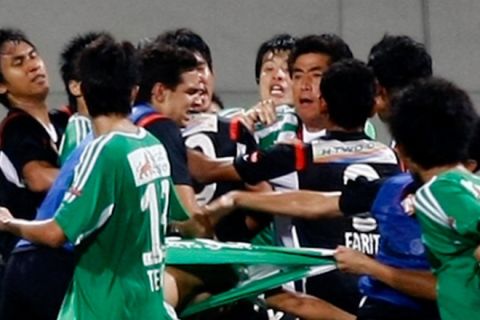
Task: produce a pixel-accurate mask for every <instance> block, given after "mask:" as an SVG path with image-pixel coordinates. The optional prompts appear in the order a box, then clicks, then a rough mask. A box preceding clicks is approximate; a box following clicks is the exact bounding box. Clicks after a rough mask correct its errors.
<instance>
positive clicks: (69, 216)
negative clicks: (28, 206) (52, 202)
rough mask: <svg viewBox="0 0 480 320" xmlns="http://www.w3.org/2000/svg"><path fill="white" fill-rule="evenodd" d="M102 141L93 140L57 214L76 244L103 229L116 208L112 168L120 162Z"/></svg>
mask: <svg viewBox="0 0 480 320" xmlns="http://www.w3.org/2000/svg"><path fill="white" fill-rule="evenodd" d="M102 141H103V140H102V139H100V140H96V141H94V142H93V143H91V144H90V145H89V146H88V147H87V148H86V149H85V151H84V152H83V154H82V156H81V159H82V160H81V162H80V163H79V164H78V165H77V166H76V167H75V173H74V177H73V181H72V184H71V185H70V188H69V189H68V191H67V192H66V193H65V196H64V198H63V201H62V204H61V206H60V208H59V209H58V210H57V212H56V215H55V220H56V221H57V223H58V224H59V225H60V227H61V228H62V230H63V232H64V233H65V235H66V236H67V238H68V239H69V240H70V241H71V242H73V243H75V244H78V243H79V242H80V241H81V240H82V239H83V238H85V237H86V236H88V235H89V234H91V233H92V232H94V231H95V230H97V229H98V228H100V227H102V226H103V225H104V224H105V223H106V222H107V221H108V219H109V217H110V216H111V214H112V212H113V209H114V200H115V197H114V195H115V189H114V187H115V185H116V182H115V181H114V177H116V176H118V175H117V174H116V171H117V169H116V168H115V167H112V166H114V164H115V163H118V161H114V159H115V156H114V155H113V154H112V155H110V154H109V153H111V152H109V150H108V149H106V148H103V147H102V144H101V142H102Z"/></svg>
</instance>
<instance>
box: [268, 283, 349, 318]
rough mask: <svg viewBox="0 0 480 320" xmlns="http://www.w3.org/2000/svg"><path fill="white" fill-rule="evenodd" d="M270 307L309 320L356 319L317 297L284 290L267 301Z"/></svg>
mask: <svg viewBox="0 0 480 320" xmlns="http://www.w3.org/2000/svg"><path fill="white" fill-rule="evenodd" d="M266 302H267V304H268V306H269V307H272V308H274V309H277V310H280V311H283V312H287V313H289V314H293V315H295V316H298V317H300V318H302V319H307V320H354V319H355V318H356V317H355V316H354V315H352V314H350V313H348V312H346V311H343V310H342V309H340V308H337V307H336V306H334V305H333V304H330V303H328V302H326V301H324V300H321V299H319V298H317V297H313V296H309V295H306V294H301V293H298V292H291V291H287V290H282V291H281V292H279V293H276V294H274V295H272V296H269V297H268V298H267V299H266Z"/></svg>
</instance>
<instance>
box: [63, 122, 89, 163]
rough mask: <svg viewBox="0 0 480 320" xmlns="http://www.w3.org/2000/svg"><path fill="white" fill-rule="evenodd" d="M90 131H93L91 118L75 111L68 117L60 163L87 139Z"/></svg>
mask: <svg viewBox="0 0 480 320" xmlns="http://www.w3.org/2000/svg"><path fill="white" fill-rule="evenodd" d="M90 131H92V124H91V121H90V119H89V118H87V117H85V116H82V115H80V114H78V113H75V114H73V115H72V116H71V117H70V118H69V119H68V124H67V127H66V128H65V133H64V134H63V137H62V142H61V143H60V149H59V152H58V153H59V161H60V165H62V164H63V163H64V162H65V160H67V158H68V156H69V155H70V153H72V151H73V150H74V149H75V148H76V147H77V146H78V145H79V144H80V142H82V141H83V139H85V137H86V136H87V134H88V133H89V132H90Z"/></svg>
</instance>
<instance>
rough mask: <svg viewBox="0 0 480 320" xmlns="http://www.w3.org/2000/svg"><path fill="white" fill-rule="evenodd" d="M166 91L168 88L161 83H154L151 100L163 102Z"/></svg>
mask: <svg viewBox="0 0 480 320" xmlns="http://www.w3.org/2000/svg"><path fill="white" fill-rule="evenodd" d="M168 91H169V89H168V88H167V87H166V86H165V85H164V84H163V83H160V82H157V83H155V84H154V85H153V88H152V100H155V101H156V102H158V103H163V102H165V100H166V98H167V95H168Z"/></svg>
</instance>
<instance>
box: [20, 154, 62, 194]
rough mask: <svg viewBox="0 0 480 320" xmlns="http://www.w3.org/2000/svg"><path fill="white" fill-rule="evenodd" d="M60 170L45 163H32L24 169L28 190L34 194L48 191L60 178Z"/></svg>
mask: <svg viewBox="0 0 480 320" xmlns="http://www.w3.org/2000/svg"><path fill="white" fill-rule="evenodd" d="M58 172H59V170H58V168H55V167H53V166H52V165H51V164H49V163H48V162H45V161H30V162H28V163H27V164H26V165H25V166H24V167H23V169H22V174H23V177H24V179H25V182H26V184H27V186H28V188H29V189H30V190H31V191H34V192H44V191H48V189H50V187H51V186H52V184H53V182H54V181H55V179H56V178H57V176H58Z"/></svg>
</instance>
